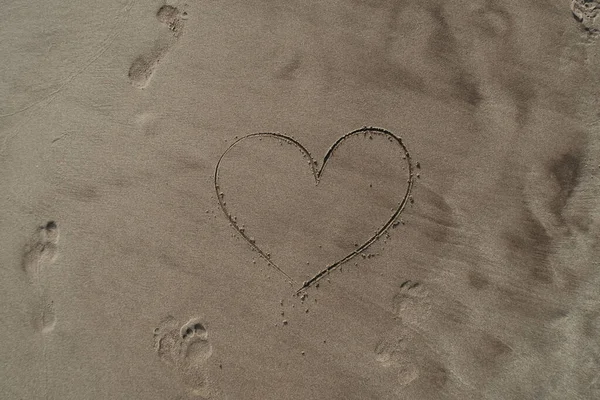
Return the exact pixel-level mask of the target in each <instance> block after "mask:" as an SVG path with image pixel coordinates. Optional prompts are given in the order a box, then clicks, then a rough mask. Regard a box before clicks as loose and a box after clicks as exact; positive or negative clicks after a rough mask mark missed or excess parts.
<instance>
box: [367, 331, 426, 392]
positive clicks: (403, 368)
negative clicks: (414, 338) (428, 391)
mask: <svg viewBox="0 0 600 400" xmlns="http://www.w3.org/2000/svg"><path fill="white" fill-rule="evenodd" d="M375 359H376V360H377V361H378V362H379V363H380V365H381V366H382V367H383V368H385V369H391V370H393V372H394V374H395V375H396V379H397V383H398V384H399V385H400V386H405V385H409V384H410V383H412V382H413V381H414V380H415V379H417V378H418V377H419V367H418V365H417V363H416V362H415V360H414V359H413V357H412V356H411V355H410V348H409V336H408V335H405V334H404V333H403V332H401V331H399V330H395V331H394V332H393V333H391V334H390V335H389V336H388V337H386V338H384V339H382V340H381V341H380V342H379V343H377V346H376V347H375Z"/></svg>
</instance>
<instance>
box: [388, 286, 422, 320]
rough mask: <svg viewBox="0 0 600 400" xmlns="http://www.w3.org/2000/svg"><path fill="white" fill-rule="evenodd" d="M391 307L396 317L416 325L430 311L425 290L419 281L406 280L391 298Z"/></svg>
mask: <svg viewBox="0 0 600 400" xmlns="http://www.w3.org/2000/svg"><path fill="white" fill-rule="evenodd" d="M392 308H393V311H394V315H395V316H396V318H398V319H400V320H401V321H402V322H403V323H407V324H412V325H418V324H419V323H421V322H423V321H424V320H425V319H426V318H427V317H428V316H429V314H430V313H431V302H430V300H429V296H428V292H427V290H426V289H425V288H424V287H423V286H422V285H421V284H420V283H418V282H413V281H406V282H404V283H402V284H401V285H400V289H399V290H398V293H397V294H396V295H395V296H394V298H393V299H392Z"/></svg>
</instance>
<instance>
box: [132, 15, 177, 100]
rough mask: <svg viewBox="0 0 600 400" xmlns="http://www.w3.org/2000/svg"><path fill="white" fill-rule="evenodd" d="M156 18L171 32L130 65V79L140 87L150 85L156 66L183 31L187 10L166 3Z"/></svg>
mask: <svg viewBox="0 0 600 400" xmlns="http://www.w3.org/2000/svg"><path fill="white" fill-rule="evenodd" d="M156 19H157V20H158V21H159V22H161V23H162V24H164V25H165V26H166V27H167V28H168V29H169V31H170V34H168V35H166V36H165V37H163V38H161V40H159V41H158V42H157V43H156V44H155V45H154V47H153V48H152V49H151V50H150V51H149V52H148V53H146V54H142V55H140V56H138V57H137V58H136V59H135V60H134V61H133V63H132V64H131V66H130V67H129V74H128V75H129V80H130V82H131V84H132V85H133V86H135V87H137V88H138V89H143V88H145V87H147V86H148V84H149V83H150V80H151V78H152V75H153V74H154V71H155V70H156V67H157V66H158V64H159V63H160V61H161V60H162V59H163V58H164V57H165V55H166V54H167V53H168V52H169V50H170V49H171V47H173V45H174V44H175V43H176V42H177V40H178V39H179V37H180V36H181V34H182V33H183V27H184V25H185V20H186V19H187V12H185V11H181V10H180V9H179V8H177V7H174V6H170V5H164V6H162V7H161V8H159V9H158V11H157V13H156Z"/></svg>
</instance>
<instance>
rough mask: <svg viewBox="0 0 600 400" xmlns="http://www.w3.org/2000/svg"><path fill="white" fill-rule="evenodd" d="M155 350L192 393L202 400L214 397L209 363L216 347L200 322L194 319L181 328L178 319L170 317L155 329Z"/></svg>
mask: <svg viewBox="0 0 600 400" xmlns="http://www.w3.org/2000/svg"><path fill="white" fill-rule="evenodd" d="M154 348H155V350H156V352H157V354H158V356H159V358H160V359H161V360H162V361H163V362H164V363H165V364H166V365H168V366H170V367H171V368H174V369H175V371H176V372H177V373H178V374H179V376H180V378H181V380H182V382H183V383H184V384H185V386H186V387H187V388H188V389H189V390H190V391H191V393H192V394H194V395H195V396H199V397H201V398H208V397H210V396H211V388H210V385H209V381H208V376H207V361H208V359H209V358H210V356H211V355H212V346H211V344H210V342H209V340H208V331H207V329H206V327H205V326H204V324H203V323H202V322H201V321H200V319H198V318H192V319H190V320H189V321H188V322H186V323H185V324H182V325H180V324H179V323H178V322H177V320H175V318H173V317H167V318H166V319H165V320H164V321H163V322H161V324H160V326H159V327H158V328H156V329H155V330H154Z"/></svg>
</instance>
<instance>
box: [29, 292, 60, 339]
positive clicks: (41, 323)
mask: <svg viewBox="0 0 600 400" xmlns="http://www.w3.org/2000/svg"><path fill="white" fill-rule="evenodd" d="M37 310H38V311H37V312H36V313H35V314H34V315H33V326H34V327H35V330H36V331H38V332H42V333H50V332H52V331H53V330H54V327H55V326H56V312H55V311H54V301H52V300H49V299H48V298H47V297H46V296H45V295H42V296H40V298H39V303H38V305H37Z"/></svg>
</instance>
